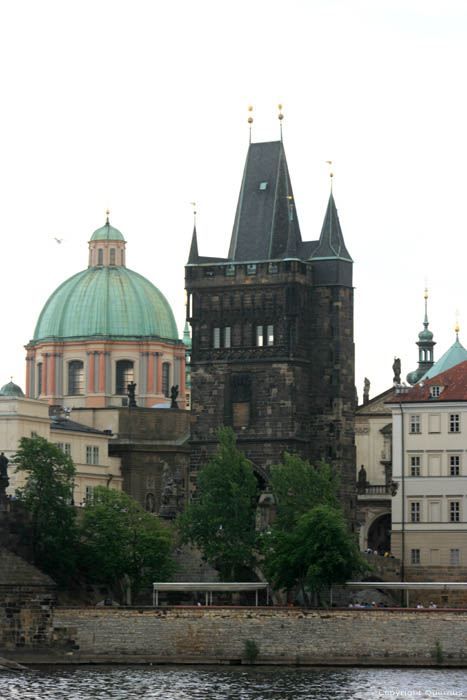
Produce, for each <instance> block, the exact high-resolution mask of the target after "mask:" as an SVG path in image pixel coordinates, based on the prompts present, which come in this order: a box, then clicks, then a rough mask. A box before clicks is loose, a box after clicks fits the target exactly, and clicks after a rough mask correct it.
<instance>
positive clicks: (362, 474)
mask: <svg viewBox="0 0 467 700" xmlns="http://www.w3.org/2000/svg"><path fill="white" fill-rule="evenodd" d="M367 486H368V481H367V480H366V469H365V467H364V466H363V464H362V466H361V467H360V471H359V472H358V482H357V491H358V493H364V492H365V489H366V487H367Z"/></svg>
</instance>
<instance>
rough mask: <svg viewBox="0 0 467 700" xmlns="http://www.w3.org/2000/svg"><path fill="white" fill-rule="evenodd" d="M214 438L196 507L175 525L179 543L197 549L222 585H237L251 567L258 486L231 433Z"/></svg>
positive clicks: (223, 431)
mask: <svg viewBox="0 0 467 700" xmlns="http://www.w3.org/2000/svg"><path fill="white" fill-rule="evenodd" d="M217 437H218V440H219V447H218V451H217V454H216V455H215V456H214V457H213V458H212V459H211V461H210V462H209V463H208V464H206V465H205V466H203V467H202V468H201V470H200V472H199V476H198V488H199V493H200V497H199V502H197V503H192V504H190V505H189V506H188V507H187V509H186V510H185V512H184V513H183V514H182V515H181V516H180V518H179V521H178V525H179V531H180V534H181V539H182V542H192V543H194V544H195V545H196V546H198V547H199V548H200V549H201V551H202V554H203V557H204V559H205V560H206V561H207V562H208V563H209V564H211V565H212V566H215V567H216V568H217V569H218V570H219V572H220V576H221V578H222V580H224V581H235V580H239V579H240V580H241V579H242V578H245V575H246V572H245V569H248V570H250V571H251V569H252V567H253V566H254V564H255V560H254V552H255V545H256V531H255V517H256V500H257V495H258V493H257V492H258V486H257V482H256V477H255V475H254V472H253V466H252V464H251V462H250V461H249V460H248V459H246V457H244V455H242V454H241V453H240V452H239V451H238V450H237V449H236V446H235V435H234V432H233V430H232V429H230V428H220V429H219V431H218V434H217Z"/></svg>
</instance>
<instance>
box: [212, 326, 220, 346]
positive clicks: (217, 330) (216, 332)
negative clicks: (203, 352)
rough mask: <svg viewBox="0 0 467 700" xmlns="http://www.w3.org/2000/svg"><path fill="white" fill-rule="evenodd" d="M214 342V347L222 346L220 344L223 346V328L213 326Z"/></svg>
mask: <svg viewBox="0 0 467 700" xmlns="http://www.w3.org/2000/svg"><path fill="white" fill-rule="evenodd" d="M212 343H213V347H215V348H220V346H221V329H220V328H213V333H212Z"/></svg>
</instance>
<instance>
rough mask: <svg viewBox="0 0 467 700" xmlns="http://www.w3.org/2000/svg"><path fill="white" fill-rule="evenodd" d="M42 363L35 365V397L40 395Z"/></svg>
mask: <svg viewBox="0 0 467 700" xmlns="http://www.w3.org/2000/svg"><path fill="white" fill-rule="evenodd" d="M42 376H43V375H42V362H39V363H38V365H37V395H38V396H40V395H41V394H42Z"/></svg>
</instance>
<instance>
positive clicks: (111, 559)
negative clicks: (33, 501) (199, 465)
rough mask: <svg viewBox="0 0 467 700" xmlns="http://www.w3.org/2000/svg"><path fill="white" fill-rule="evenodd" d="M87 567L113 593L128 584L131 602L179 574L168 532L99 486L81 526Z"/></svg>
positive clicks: (126, 499)
mask: <svg viewBox="0 0 467 700" xmlns="http://www.w3.org/2000/svg"><path fill="white" fill-rule="evenodd" d="M80 537H81V548H82V560H83V565H84V566H85V567H86V568H87V572H88V575H89V576H90V577H91V578H92V580H94V581H95V582H96V583H101V584H104V585H106V586H108V587H109V588H111V589H113V588H114V587H115V586H116V585H117V584H121V585H123V587H124V584H123V583H122V582H123V581H124V580H126V581H127V583H128V584H129V591H127V592H128V593H129V594H130V595H129V597H130V598H131V597H133V598H135V597H136V595H137V594H138V592H139V591H140V590H141V588H143V587H145V586H148V585H150V584H151V583H152V582H154V581H167V580H170V578H171V576H172V574H173V571H174V569H175V565H174V562H173V560H172V558H171V554H172V547H173V542H172V536H171V533H170V531H169V530H168V529H167V528H166V527H164V525H162V524H161V522H160V521H159V520H158V519H157V518H155V517H154V516H153V515H152V514H151V513H147V512H146V511H144V510H143V509H142V507H141V506H140V504H139V503H138V502H137V501H135V500H134V499H133V498H132V497H131V496H129V495H128V494H127V493H125V492H124V491H116V490H115V489H108V488H105V487H104V486H98V487H96V488H95V489H94V491H93V503H91V504H88V505H86V506H85V508H84V509H83V516H82V522H81V527H80Z"/></svg>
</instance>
